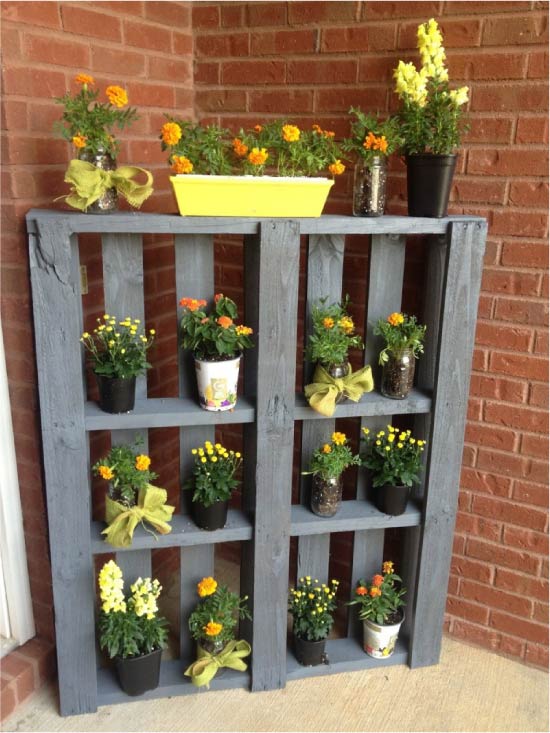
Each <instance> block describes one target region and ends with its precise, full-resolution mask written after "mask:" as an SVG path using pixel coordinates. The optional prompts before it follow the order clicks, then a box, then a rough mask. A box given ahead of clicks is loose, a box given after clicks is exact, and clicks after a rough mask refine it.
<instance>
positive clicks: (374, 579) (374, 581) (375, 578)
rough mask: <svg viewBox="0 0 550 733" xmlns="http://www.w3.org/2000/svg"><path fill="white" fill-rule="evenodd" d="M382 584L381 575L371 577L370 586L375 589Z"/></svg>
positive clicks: (382, 577) (382, 578)
mask: <svg viewBox="0 0 550 733" xmlns="http://www.w3.org/2000/svg"><path fill="white" fill-rule="evenodd" d="M383 582H384V576H383V575H373V577H372V584H373V585H374V586H375V587H376V588H380V586H381V585H382V583H383Z"/></svg>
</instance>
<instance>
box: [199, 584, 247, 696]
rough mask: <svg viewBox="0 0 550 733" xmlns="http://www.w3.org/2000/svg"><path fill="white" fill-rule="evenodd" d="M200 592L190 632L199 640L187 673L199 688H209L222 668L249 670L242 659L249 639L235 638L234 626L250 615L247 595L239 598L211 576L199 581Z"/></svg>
mask: <svg viewBox="0 0 550 733" xmlns="http://www.w3.org/2000/svg"><path fill="white" fill-rule="evenodd" d="M197 593H198V595H199V597H200V599H201V600H200V601H199V602H198V604H197V606H196V607H195V609H194V610H193V612H192V613H191V615H190V616H189V631H190V633H191V636H192V638H193V639H194V640H195V641H196V642H197V661H196V662H194V663H193V664H191V665H190V666H189V667H188V668H187V669H186V670H185V674H186V675H187V676H188V677H191V681H192V682H193V684H194V685H196V686H197V687H202V686H203V685H205V686H207V687H208V685H209V683H210V680H211V679H212V678H213V677H214V675H215V674H216V672H218V670H219V669H221V668H222V667H230V668H231V669H236V670H238V671H244V670H246V664H245V662H243V658H244V657H247V656H248V655H249V654H250V652H251V648H250V645H249V644H248V642H246V641H244V640H239V641H237V640H236V639H235V628H236V626H237V623H238V621H239V619H244V618H246V619H250V618H251V616H250V612H249V611H248V608H247V605H246V601H247V600H248V596H244V597H243V598H240V597H239V596H238V595H237V593H233V592H232V591H230V590H229V589H228V588H227V586H225V585H219V584H218V582H217V580H215V578H213V577H211V576H209V577H206V578H203V579H202V580H201V581H200V582H199V583H198V584H197Z"/></svg>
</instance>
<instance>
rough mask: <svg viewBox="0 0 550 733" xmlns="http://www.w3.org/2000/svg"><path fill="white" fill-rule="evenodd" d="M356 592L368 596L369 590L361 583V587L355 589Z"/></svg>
mask: <svg viewBox="0 0 550 733" xmlns="http://www.w3.org/2000/svg"><path fill="white" fill-rule="evenodd" d="M355 593H356V594H357V595H358V596H366V595H367V593H368V590H367V589H366V588H365V586H364V585H360V586H359V588H356V589H355Z"/></svg>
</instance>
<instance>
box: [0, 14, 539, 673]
mask: <svg viewBox="0 0 550 733" xmlns="http://www.w3.org/2000/svg"><path fill="white" fill-rule="evenodd" d="M545 8H546V4H542V3H534V2H516V3H498V2H497V3H479V2H466V3H453V2H448V3H444V2H413V3H411V2H405V3H372V2H371V3H360V2H308V3H302V2H293V3H284V2H274V3H250V4H244V3H207V2H202V3H197V4H196V5H195V8H194V10H193V28H191V12H190V8H189V4H187V3H177V2H124V3H122V2H97V3H94V4H93V5H92V4H90V3H86V4H84V3H78V2H33V3H27V2H3V3H2V4H1V6H0V10H1V13H2V46H3V67H2V79H3V89H4V100H3V105H2V149H3V163H4V165H3V170H2V185H3V189H2V190H3V201H2V206H3V213H2V216H3V219H2V262H1V270H2V272H1V275H2V281H1V286H2V306H1V307H2V322H3V329H4V339H5V347H6V353H7V360H8V364H7V367H8V376H9V383H10V394H11V400H12V411H13V421H14V430H15V440H16V451H17V458H18V469H19V477H20V483H21V495H22V499H23V505H24V522H25V532H26V539H27V549H28V556H29V570H30V575H31V587H32V593H33V601H34V611H35V616H36V621H37V628H38V632H39V634H40V635H41V636H44V637H46V638H52V637H53V625H52V613H51V590H50V583H49V581H48V576H49V565H48V549H47V536H46V524H45V518H44V517H45V508H44V496H43V486H42V483H41V460H40V439H39V423H38V418H37V394H36V373H35V366H34V353H33V338H32V313H31V305H30V294H29V284H28V264H27V253H26V241H25V235H24V219H23V217H24V214H25V213H26V211H27V210H28V209H29V208H31V207H35V206H38V207H51V206H52V205H53V204H52V199H53V198H54V196H56V195H59V194H60V193H61V192H62V191H63V190H64V184H63V183H62V179H63V173H64V170H65V167H66V164H67V161H68V160H69V157H70V150H69V146H68V145H67V144H66V143H65V142H64V141H59V140H56V139H55V138H54V136H53V134H52V132H51V125H52V122H53V120H55V119H57V118H58V117H59V114H60V107H59V106H57V105H55V104H54V103H53V102H52V97H54V96H58V95H61V94H63V93H64V92H65V90H66V89H68V88H69V85H70V83H71V79H72V77H73V76H74V74H75V73H76V72H77V71H86V72H88V73H92V74H93V75H94V76H95V78H96V80H97V82H98V83H99V85H100V86H101V87H104V86H105V85H106V84H107V83H120V84H121V85H123V86H125V87H126V88H127V89H128V92H129V96H130V102H131V104H134V105H136V106H138V107H139V112H140V115H141V120H140V121H139V122H138V123H137V124H135V125H134V126H133V127H132V128H130V130H129V131H128V132H126V133H124V134H123V135H122V136H121V139H122V140H123V145H122V149H121V154H120V158H119V160H120V161H121V162H130V161H131V162H132V163H135V164H138V165H139V164H142V165H145V166H147V167H149V168H151V169H152V170H153V172H154V173H155V185H156V188H157V191H158V192H157V193H155V195H154V197H153V198H152V199H151V200H150V201H148V202H146V204H145V206H144V210H148V211H151V210H157V211H159V210H160V211H167V210H173V204H172V197H171V193H170V191H169V188H168V181H167V175H168V171H167V168H166V166H165V164H164V156H163V155H162V154H161V153H160V149H159V146H158V141H157V139H156V137H157V135H158V128H159V125H160V123H161V121H162V113H163V112H164V111H168V110H171V109H177V110H178V112H179V113H181V114H183V115H185V114H189V115H191V114H192V113H193V109H194V99H193V94H194V93H196V106H195V110H196V112H197V114H198V115H199V116H202V117H219V116H220V115H221V119H222V120H223V121H224V122H227V123H231V124H238V123H240V122H241V121H243V122H247V123H248V121H251V120H258V119H262V118H265V117H266V116H270V115H277V116H278V115H283V114H288V115H292V116H293V117H294V119H298V120H300V121H303V122H307V121H310V120H312V119H313V118H314V117H315V118H316V119H317V120H319V122H320V123H321V124H324V125H326V126H328V125H330V126H332V127H333V128H334V129H336V130H337V131H338V132H342V133H345V132H347V115H346V112H347V109H348V107H349V106H350V104H359V105H361V106H362V107H363V108H364V109H372V110H376V109H379V110H380V111H386V110H387V109H389V108H391V105H393V104H394V100H393V94H392V92H391V86H392V84H391V70H392V68H393V67H394V66H395V64H396V62H397V59H398V58H404V59H405V60H408V59H412V58H415V54H414V49H413V46H414V31H415V28H416V26H417V24H418V23H419V22H421V21H423V20H426V19H427V18H429V17H431V16H432V15H433V16H435V17H436V18H438V19H439V20H441V22H442V27H443V31H444V34H445V42H446V46H447V47H448V56H449V67H450V72H451V76H452V79H453V81H456V82H462V81H464V83H467V84H469V85H470V86H471V88H472V90H473V91H472V102H471V105H470V106H471V111H472V115H471V116H472V130H471V132H470V135H469V137H468V140H467V141H466V143H465V145H464V150H463V152H462V155H461V165H460V172H459V174H458V175H457V177H456V183H455V187H454V191H453V205H452V209H451V210H452V211H454V212H460V211H466V212H468V213H479V214H481V215H483V216H487V217H488V219H489V224H490V231H489V243H488V252H487V258H486V270H485V276H484V282H483V293H482V298H481V303H480V314H479V316H480V317H479V327H478V335H477V346H476V353H475V360H474V371H473V379H472V395H471V401H470V416H469V422H468V431H467V435H466V439H467V444H466V449H465V454H464V472H463V476H462V482H461V486H462V489H461V495H460V511H459V517H458V525H457V532H456V546H455V556H454V559H453V570H452V576H451V581H450V587H449V604H448V620H447V627H448V628H449V630H450V632H451V633H453V634H455V635H456V636H459V637H461V638H465V639H468V640H471V641H474V642H476V643H478V644H482V645H484V646H489V647H491V648H493V649H496V650H499V651H502V652H505V653H509V654H513V655H514V656H518V657H521V658H523V659H525V660H526V661H528V662H532V663H535V664H539V665H542V664H544V662H545V658H546V655H547V647H546V640H547V611H548V607H547V605H546V603H545V601H546V599H547V594H548V583H547V580H546V578H547V576H548V565H547V563H546V556H547V547H546V537H547V519H546V512H545V508H546V505H547V498H548V492H547V486H546V463H545V460H546V457H547V446H546V439H545V428H546V413H545V410H546V402H545V400H546V396H547V385H546V376H547V371H546V361H545V356H546V348H547V347H546V343H545V342H546V331H545V324H546V321H545V319H546V306H545V302H546V301H545V289H546V288H547V282H548V280H547V274H546V269H545V268H546V266H547V254H546V240H545V237H546V226H547V224H546V214H547V187H546V180H545V178H544V176H545V175H546V172H547V162H546V149H547V148H546V145H547V136H548V132H547V120H546V112H545V111H544V109H545V104H546V101H547V85H546V76H547V56H546V47H547V45H546V43H547V42H546V32H547V31H546V22H547V13H546V10H545ZM193 37H194V39H195V44H196V47H195V68H194V75H193V72H192V54H193ZM393 168H394V172H393V174H392V179H391V187H390V210H391V211H392V212H399V213H402V212H404V211H405V198H404V178H403V175H404V174H403V168H402V166H401V164H400V163H399V161H394V163H393ZM349 194H350V178H349V176H347V177H345V178H344V179H343V180H341V181H339V182H338V185H337V190H336V194H335V195H333V196H332V201H331V204H330V206H331V210H332V211H341V212H343V213H350V210H351V206H350V197H349ZM58 205H60V204H58ZM238 251H239V247H238V246H235V245H233V244H232V242H231V240H230V241H228V242H227V243H224V244H220V245H219V246H218V248H217V254H218V255H220V256H221V257H222V266H221V267H220V268H218V270H217V279H218V281H223V282H224V283H227V285H228V287H229V289H230V290H231V292H232V294H235V296H236V297H238V295H239V288H240V283H241V279H240V271H239V268H236V267H234V266H233V262H234V258H233V256H232V253H234V252H237V254H238ZM224 253H227V257H226V259H225V260H223V257H224ZM349 254H350V257H348V259H347V262H346V284H347V286H348V288H347V289H348V291H349V292H350V295H351V297H352V298H353V299H354V300H355V301H356V302H359V301H360V299H361V297H362V298H363V299H364V293H363V292H362V291H363V290H364V287H363V286H362V285H361V282H360V280H359V279H356V280H354V273H356V272H364V271H365V267H366V264H367V263H366V257H365V254H364V246H361V243H360V242H359V243H357V242H353V241H351V242H350V245H349ZM413 255H414V251H413ZM145 263H146V267H147V271H148V272H147V275H146V289H147V291H148V292H149V293H150V294H151V296H150V297H149V298H148V301H147V306H146V308H147V315H148V319H152V321H153V323H154V325H155V326H156V327H157V331H158V332H160V333H162V332H163V331H164V332H165V333H166V334H167V335H166V336H165V338H164V340H160V341H159V342H158V344H157V347H156V352H155V355H154V356H155V360H156V362H157V364H158V365H160V366H158V368H157V369H156V371H155V373H154V374H152V375H151V376H150V380H149V385H150V389H151V390H152V392H153V393H154V392H155V391H158V390H160V389H162V393H163V394H168V393H169V392H171V391H172V390H175V388H176V386H175V382H174V373H173V354H174V343H175V336H173V335H168V334H169V333H170V329H171V328H172V326H173V323H172V318H173V316H172V313H173V311H172V308H173V302H174V297H175V292H174V289H173V275H172V274H171V266H172V260H171V251H170V247H169V246H167V245H166V243H164V242H163V241H162V240H161V239H157V240H153V239H148V240H147V242H146V249H145ZM86 264H87V265H88V274H89V277H90V288H91V289H90V296H88V299H87V312H88V315H89V316H90V317H93V315H94V312H93V311H94V308H95V309H96V310H97V311H99V310H101V308H102V304H101V298H100V297H99V295H98V293H99V283H100V277H101V273H100V268H99V249H98V244H97V242H96V241H95V240H93V239H92V240H91V241H90V245H89V250H88V254H87V259H86ZM153 264H154V269H153ZM415 266H417V265H416V264H415V258H414V257H413V258H412V261H411V262H410V263H409V264H408V271H409V272H411V273H412V274H414V272H415V270H414V268H415ZM361 293H362V295H361ZM153 294H154V298H153ZM414 296H415V292H414V288H411V287H409V289H408V290H407V291H406V298H405V302H406V303H409V302H414ZM168 312H170V315H169V316H166V320H165V321H164V320H163V316H162V314H163V313H168ZM155 441H157V442H158V443H160V442H161V441H160V440H157V438H156V437H155V435H153V436H152V439H151V442H152V443H153V444H154V443H155ZM171 445H172V444H171V443H169V444H168V445H167V447H166V453H165V454H164V455H163V456H162V461H163V465H164V469H163V474H165V473H168V470H167V469H168V468H169V467H170V466H177V463H178V459H177V453H174V452H173V451H172V448H171ZM159 450H160V448H159ZM157 460H158V459H157ZM157 465H160V463H159V464H157ZM174 476H175V477H176V479H175V481H174V482H173V484H174V486H173V487H172V490H173V491H174V492H175V491H176V489H177V469H175V470H174Z"/></svg>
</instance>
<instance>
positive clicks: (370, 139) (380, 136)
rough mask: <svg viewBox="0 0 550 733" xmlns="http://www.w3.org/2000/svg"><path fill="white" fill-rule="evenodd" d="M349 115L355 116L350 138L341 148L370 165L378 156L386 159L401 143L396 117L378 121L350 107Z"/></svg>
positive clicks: (357, 108) (356, 108)
mask: <svg viewBox="0 0 550 733" xmlns="http://www.w3.org/2000/svg"><path fill="white" fill-rule="evenodd" d="M349 114H352V115H354V116H355V119H354V120H352V122H351V137H349V138H346V139H345V140H344V141H343V142H342V148H343V150H345V151H346V152H348V153H353V154H354V155H355V157H357V158H358V159H359V160H362V161H363V162H364V164H365V165H367V166H370V165H372V162H373V159H374V158H376V157H379V156H380V155H382V156H385V157H388V156H390V155H391V154H392V153H395V151H396V150H397V149H398V148H399V146H400V145H401V142H402V138H401V133H400V129H399V120H398V119H397V117H388V118H387V119H385V120H379V119H377V117H376V116H375V115H372V114H366V113H365V112H362V111H361V109H360V108H359V107H350V110H349Z"/></svg>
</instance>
